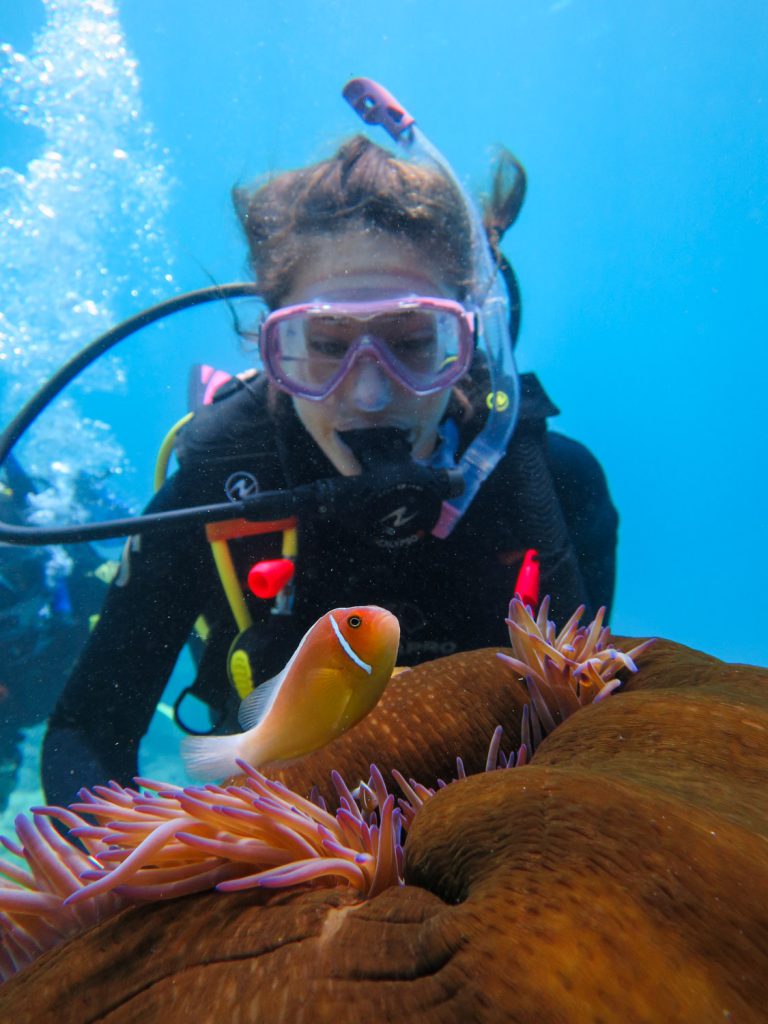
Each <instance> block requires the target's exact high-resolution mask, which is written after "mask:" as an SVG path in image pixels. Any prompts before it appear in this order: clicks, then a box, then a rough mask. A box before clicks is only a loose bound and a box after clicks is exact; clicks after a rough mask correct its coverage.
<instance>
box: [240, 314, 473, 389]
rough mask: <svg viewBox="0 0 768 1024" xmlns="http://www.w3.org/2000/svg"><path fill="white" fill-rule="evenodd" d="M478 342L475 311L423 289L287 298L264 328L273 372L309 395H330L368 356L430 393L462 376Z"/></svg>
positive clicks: (281, 383) (284, 385) (264, 349)
mask: <svg viewBox="0 0 768 1024" xmlns="http://www.w3.org/2000/svg"><path fill="white" fill-rule="evenodd" d="M473 348H474V318H473V315H472V314H471V313H468V312H467V311H466V310H465V309H464V307H463V306H462V305H461V304H460V303H458V302H454V301H453V300H451V299H442V298H430V297H426V296H409V297H405V298H396V299H384V300H380V301H376V302H322V301H319V302H315V303H305V304H302V305H297V306H287V307H285V308H283V309H277V310H275V311H274V312H273V313H271V314H270V315H269V316H268V317H267V319H266V320H265V321H264V323H263V324H262V327H261V334H260V350H261V358H262V361H263V364H264V368H265V370H266V372H267V374H268V375H269V377H270V378H271V379H272V380H273V381H274V382H275V384H277V386H278V387H279V388H281V389H282V390H283V391H286V392H288V394H290V395H293V396H295V397H297V398H305V399H309V400H310V401H322V400H323V399H325V398H327V397H328V396H329V395H330V394H331V393H332V392H333V391H335V389H336V388H337V387H338V386H339V385H340V384H341V382H342V381H343V380H345V378H346V377H347V376H348V374H349V373H350V371H351V370H352V368H353V367H354V366H355V365H356V364H357V363H358V362H359V361H360V360H362V359H366V358H370V359H375V360H376V362H377V363H378V364H379V365H380V366H381V368H382V369H383V370H384V372H385V373H387V374H388V375H389V376H390V377H391V378H392V379H393V380H394V381H395V382H396V383H398V384H400V385H402V386H403V387H404V388H405V389H406V390H407V391H410V392H411V393H412V394H414V395H432V394H435V393H436V392H438V391H443V390H445V389H446V388H449V387H451V386H452V385H453V384H455V383H456V382H457V381H458V380H459V379H460V378H461V377H463V376H464V374H465V373H466V372H467V370H468V369H469V364H470V361H471V359H472V351H473Z"/></svg>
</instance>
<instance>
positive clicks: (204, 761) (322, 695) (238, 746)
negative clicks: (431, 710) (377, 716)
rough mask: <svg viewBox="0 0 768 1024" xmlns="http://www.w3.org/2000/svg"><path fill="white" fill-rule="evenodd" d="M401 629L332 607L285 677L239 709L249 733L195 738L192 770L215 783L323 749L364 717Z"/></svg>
mask: <svg viewBox="0 0 768 1024" xmlns="http://www.w3.org/2000/svg"><path fill="white" fill-rule="evenodd" d="M399 642H400V623H399V622H398V620H397V619H396V617H395V616H394V615H393V614H392V613H391V612H388V611H387V610H386V609H385V608H379V607H377V606H376V605H366V606H361V607H359V608H334V609H333V610H332V611H330V612H327V613H326V614H325V615H323V616H322V618H320V619H318V620H317V622H316V623H315V624H314V625H313V626H312V627H311V628H310V629H308V630H307V632H306V633H305V634H304V636H303V637H302V640H301V643H300V644H299V646H298V647H297V648H296V650H295V651H294V653H293V655H292V657H291V659H290V661H289V662H288V664H287V665H286V666H285V668H284V669H283V671H282V672H280V673H279V674H278V675H276V676H275V677H274V678H273V679H270V680H268V681H267V682H265V683H262V684H261V685H260V686H258V687H257V688H256V689H255V690H254V691H253V693H250V694H249V695H248V696H247V697H246V698H245V700H244V701H243V703H242V704H241V706H240V713H239V716H238V717H239V720H240V724H241V725H242V727H243V728H244V729H246V730H247V731H246V732H242V733H236V734H234V735H232V736H190V737H187V738H186V739H185V740H182V743H181V756H182V758H183V759H184V765H185V767H186V770H187V772H188V773H189V775H191V776H192V777H193V778H195V779H200V780H208V781H211V780H214V779H223V778H228V777H229V776H231V775H235V774H237V773H238V771H239V769H238V767H237V764H236V760H237V759H240V760H243V761H247V762H248V764H251V765H253V766H254V767H255V768H258V767H260V766H262V765H265V764H268V763H269V764H274V765H283V764H288V763H289V762H291V761H294V760H296V759H297V758H299V757H303V756H304V755H305V754H309V753H311V752H312V751H313V750H319V749H320V747H323V746H325V744H326V743H330V741H331V740H333V739H335V738H336V737H337V736H341V734H342V733H344V732H346V731H347V729H350V728H351V727H352V726H353V725H355V724H356V723H357V722H359V721H360V719H361V718H365V716H366V715H367V714H368V712H369V711H371V710H372V708H373V707H374V706H375V705H376V704H377V702H378V700H379V697H381V695H382V693H383V692H384V687H385V686H386V685H387V683H388V682H389V679H390V676H391V675H392V672H393V670H394V667H395V659H396V657H397V647H398V644H399Z"/></svg>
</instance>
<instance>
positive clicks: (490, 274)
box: [342, 78, 520, 538]
mask: <svg viewBox="0 0 768 1024" xmlns="http://www.w3.org/2000/svg"><path fill="white" fill-rule="evenodd" d="M342 95H343V96H344V99H346V100H347V102H348V103H349V104H350V105H351V106H352V108H353V109H354V110H355V112H356V113H357V114H359V116H360V117H361V118H362V120H363V121H365V123H366V124H372V125H380V126H381V127H383V128H384V130H385V131H386V132H387V133H388V134H389V135H390V136H391V138H392V139H394V141H395V142H396V143H397V145H398V148H399V150H400V151H401V154H402V156H403V158H404V159H408V160H411V161H414V162H417V163H422V164H428V165H429V166H431V167H432V168H433V169H434V170H437V171H438V172H439V173H440V174H442V175H443V177H444V178H446V179H447V180H448V181H449V182H450V183H451V184H452V185H453V187H454V188H455V189H456V191H457V192H458V194H459V195H460V196H461V197H462V200H463V202H464V206H465V209H466V213H467V218H468V220H469V224H470V226H471V232H472V254H471V255H472V284H471V287H470V289H469V291H468V294H467V298H466V299H465V301H464V306H465V307H466V308H467V309H470V310H472V311H473V312H474V313H475V315H476V321H477V344H478V348H480V349H482V351H483V353H484V355H485V357H486V361H487V365H488V370H489V374H490V386H489V389H488V395H487V397H486V402H487V406H488V409H489V413H488V416H487V418H486V421H485V424H484V426H483V428H482V430H481V431H480V432H479V433H478V434H477V436H476V437H475V438H474V439H473V440H472V442H471V443H470V445H469V446H468V448H467V449H466V451H465V452H464V454H463V455H462V457H461V459H460V461H459V464H458V467H457V470H458V472H460V474H461V476H462V477H463V480H464V488H463V491H462V493H461V495H460V496H459V497H454V498H451V499H450V500H446V501H445V502H444V503H443V506H442V510H441V513H440V516H439V519H438V520H437V522H436V524H435V525H434V526H433V527H432V533H433V534H434V535H435V536H436V537H440V538H445V537H447V536H448V535H449V534H450V533H451V531H452V530H453V528H454V527H455V525H456V523H457V522H458V521H459V520H460V519H461V517H462V515H463V514H464V512H466V510H467V508H468V507H469V505H470V504H471V502H472V500H473V499H474V497H475V495H476V494H477V492H478V491H479V490H480V487H481V486H482V484H483V483H484V482H485V481H486V480H487V479H488V477H489V475H490V474H491V473H492V472H493V470H494V469H495V467H496V465H497V464H498V462H499V460H500V459H501V457H502V456H503V455H504V453H505V451H506V449H507V444H508V443H509V439H510V437H511V436H512V431H513V430H514V427H515V423H516V421H517V414H518V409H519V404H520V385H519V381H518V376H517V370H516V368H515V361H514V354H513V341H512V338H511V336H510V333H509V299H508V296H507V292H506V289H505V287H504V285H503V282H502V280H501V274H500V270H499V267H498V266H497V264H496V262H495V260H494V258H493V253H492V250H491V247H490V243H489V241H488V237H487V235H486V232H485V228H484V226H483V221H482V218H481V216H480V213H479V211H478V210H477V208H476V207H475V204H474V202H473V201H472V199H471V198H470V196H469V195H468V194H467V192H466V191H465V189H464V188H463V187H462V185H461V182H459V180H458V179H457V178H456V175H455V174H454V173H453V170H452V169H451V166H450V164H449V163H448V162H447V160H446V159H445V157H443V156H442V154H441V153H440V152H439V151H438V150H437V149H435V147H434V146H433V145H432V144H431V143H430V142H429V140H428V139H427V138H426V136H425V135H424V134H423V132H422V131H421V130H420V129H419V127H418V125H417V124H416V121H415V119H414V118H413V117H412V116H411V115H410V114H409V113H408V111H407V110H405V108H404V107H403V106H402V105H401V104H400V103H398V101H397V100H396V99H395V97H394V96H393V95H392V94H391V93H390V92H388V91H387V90H386V89H385V88H383V86H381V85H379V84H378V83H377V82H374V81H373V80H372V79H370V78H355V79H352V80H351V81H350V82H347V84H346V85H345V86H344V89H343V90H342Z"/></svg>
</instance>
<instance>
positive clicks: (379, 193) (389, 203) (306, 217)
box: [233, 135, 472, 309]
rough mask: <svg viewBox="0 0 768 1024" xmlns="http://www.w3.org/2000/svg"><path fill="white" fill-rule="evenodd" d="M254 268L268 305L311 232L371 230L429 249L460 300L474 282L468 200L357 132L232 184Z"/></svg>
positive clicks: (286, 283)
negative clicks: (318, 158) (255, 183)
mask: <svg viewBox="0 0 768 1024" xmlns="http://www.w3.org/2000/svg"><path fill="white" fill-rule="evenodd" d="M233 198H234V202H235V209H236V211H237V214H238V217H239V218H240V222H241V224H242V226H243V230H244V231H245V235H246V238H247V240H248V247H249V250H250V260H251V267H252V269H253V273H254V275H255V277H256V281H257V283H258V286H259V290H260V292H261V295H262V296H263V298H264V300H265V301H266V303H267V304H268V305H269V306H270V308H272V309H274V308H276V307H277V306H279V305H280V303H281V300H282V298H283V297H284V296H285V295H286V294H287V293H288V292H289V291H290V288H291V283H292V280H293V278H294V275H295V273H296V271H297V268H298V266H299V264H300V262H301V260H302V258H303V256H304V254H305V252H306V242H307V239H308V238H309V237H312V236H314V237H317V236H320V235H325V234H333V233H336V232H342V231H347V230H349V229H354V228H363V229H365V228H368V229H373V230H379V231H385V232H390V233H392V234H396V235H398V236H401V237H403V238H404V239H407V240H408V241H409V242H411V243H412V244H413V245H415V246H416V247H417V248H419V249H423V250H424V252H425V253H428V254H429V258H430V260H431V261H433V262H435V263H436V265H437V268H438V270H439V271H440V273H441V276H442V277H443V278H444V280H445V282H446V284H448V285H449V286H450V287H452V288H454V289H455V291H456V293H457V295H458V296H459V297H460V298H461V297H462V296H463V294H464V293H465V291H466V288H467V287H468V285H469V280H470V275H471V271H472V267H471V229H470V224H469V219H468V217H467V212H466V209H465V206H464V202H463V199H462V197H461V195H460V193H459V192H458V190H457V189H456V188H455V186H454V185H453V184H452V183H451V182H450V181H448V180H447V179H446V178H445V177H444V176H443V175H442V174H441V173H440V172H439V171H436V170H432V169H430V168H427V167H424V166H420V165H416V164H412V163H410V162H408V161H404V160H398V159H396V158H395V157H394V156H392V154H391V153H389V152H387V150H385V149H382V148H381V147H380V146H377V145H376V144H375V143H373V142H371V141H370V140H369V139H367V138H366V137H365V136H364V135H357V136H355V137H354V138H352V139H350V140H349V141H348V142H345V143H344V145H342V146H341V148H340V149H339V150H338V152H337V153H336V154H335V155H334V156H332V157H331V158H330V159H329V160H323V161H322V162H321V163H318V164H314V165H312V166H310V167H306V168H302V169H301V170H297V171H288V172H286V173H284V174H280V175H278V176H277V177H275V178H273V179H272V180H271V181H268V182H267V183H266V184H263V185H261V186H260V187H258V188H256V189H254V190H249V189H247V188H235V189H234V190H233Z"/></svg>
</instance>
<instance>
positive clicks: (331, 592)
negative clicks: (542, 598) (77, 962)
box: [43, 375, 618, 803]
mask: <svg viewBox="0 0 768 1024" xmlns="http://www.w3.org/2000/svg"><path fill="white" fill-rule="evenodd" d="M219 394H220V399H219V400H217V401H216V402H215V403H214V404H213V405H211V406H207V407H205V408H204V409H203V410H201V411H200V412H199V413H198V414H197V415H196V416H195V418H194V419H193V420H192V422H191V423H190V424H189V425H188V426H187V427H185V428H184V430H183V432H182V434H181V435H180V437H179V440H178V442H177V453H178V456H179V462H180V468H179V470H178V471H177V473H176V474H175V475H174V476H173V477H172V478H171V479H169V480H168V482H167V483H166V484H165V486H164V487H163V488H162V489H161V490H160V491H159V492H158V494H157V495H156V496H155V498H154V499H153V501H152V502H151V504H150V506H149V508H150V510H155V511H159V510H162V509H170V508H178V507H183V506H188V505H203V504H206V503H220V502H221V501H222V500H225V491H224V486H225V483H226V481H227V480H231V478H232V477H233V474H236V473H242V472H245V473H249V474H251V475H252V477H254V478H255V479H256V480H257V481H258V485H259V488H260V489H261V490H275V489H282V488H286V487H295V486H298V485H300V484H303V483H308V482H310V481H314V480H318V479H321V478H328V477H334V476H336V475H337V474H336V472H335V470H334V469H333V467H332V465H331V464H330V463H329V462H328V460H327V459H326V457H325V456H324V455H323V453H322V452H321V451H320V449H319V448H318V447H317V446H316V445H315V443H314V442H313V441H312V439H311V438H310V436H309V435H308V434H307V432H306V431H305V430H304V428H303V426H302V425H301V424H300V422H299V421H298V419H297V417H296V415H295V413H294V411H293V408H292V405H291V403H290V401H288V400H287V399H286V398H285V396H280V403H279V408H278V409H277V410H270V408H269V407H268V403H267V400H266V386H265V382H264V381H263V380H257V381H256V382H255V383H253V384H250V385H241V384H239V383H235V384H234V385H233V386H232V387H231V388H230V389H228V390H225V389H222V392H220V393H219ZM556 412H557V410H556V408H555V407H554V406H553V405H552V403H551V402H550V401H549V399H548V398H547V397H546V395H545V394H544V392H543V390H542V389H541V387H540V385H539V384H538V382H537V381H536V378H535V377H533V376H532V375H524V377H523V400H522V404H521V415H520V421H519V423H518V426H517V428H516V430H515V434H514V436H513V439H512V442H511V444H510V446H509V448H508V451H507V453H506V455H505V456H504V458H503V459H502V460H501V462H500V463H499V465H498V467H497V468H496V470H495V471H494V472H493V473H492V474H491V476H490V477H489V479H488V480H487V481H486V483H485V484H484V485H483V486H482V488H481V490H480V492H479V493H478V495H477V496H476V498H475V499H474V501H473V503H472V504H471V506H470V507H469V509H468V511H467V512H466V513H465V515H464V516H463V518H462V519H461V520H460V522H459V524H458V525H457V526H456V528H455V529H454V531H453V533H452V534H451V535H450V536H449V537H448V538H447V539H445V540H438V539H436V538H435V537H433V536H431V535H428V536H426V537H424V538H423V539H420V540H418V541H416V542H415V543H411V544H407V545H404V546H403V547H400V548H395V549H385V548H381V547H378V546H376V545H375V544H373V543H372V542H371V540H370V537H369V536H368V535H367V534H366V529H365V525H366V524H365V523H361V524H360V528H359V529H357V530H353V529H350V528H344V527H343V526H342V525H340V524H339V523H337V522H333V521H328V519H325V518H323V517H322V516H317V517H310V516H307V517H302V519H301V521H300V523H299V555H298V559H297V571H296V580H295V604H294V609H293V614H292V615H290V616H279V615H272V614H271V606H272V602H271V601H263V600H261V601H260V600H259V599H257V598H255V597H251V596H250V595H249V597H248V602H249V607H250V610H251V613H252V615H253V619H254V627H253V629H252V631H251V634H252V636H251V642H250V645H249V649H250V653H251V659H252V663H255V665H256V676H257V681H260V680H263V679H267V678H269V677H271V676H272V675H274V674H275V673H277V672H278V671H280V669H281V668H282V667H283V666H284V664H285V663H286V661H287V660H288V658H289V657H290V655H291V654H292V653H293V651H294V650H295V648H296V646H297V644H298V642H299V640H300V639H301V637H302V635H303V634H304V633H305V632H306V630H307V629H308V628H309V626H310V625H311V624H312V623H313V622H314V621H315V620H316V619H317V618H318V617H319V616H320V615H322V614H323V613H324V612H326V611H327V610H328V609H330V608H333V607H335V606H339V605H355V604H378V605H382V606H384V607H386V608H389V609H390V610H391V611H393V612H394V613H395V614H396V615H397V616H398V618H399V619H400V624H401V634H402V639H401V649H400V653H399V658H398V661H399V663H400V664H405V665H409V664H415V663H418V662H420V661H426V660H429V659H431V658H435V657H439V656H441V655H445V654H450V653H452V652H453V651H457V650H471V649H473V648H477V647H483V646H490V645H504V644H506V643H508V638H507V628H506V626H505V624H504V618H505V614H506V611H507V606H508V603H509V600H510V598H511V596H512V593H513V590H514V586H515V582H516V580H517V574H518V571H519V569H520V565H521V562H522V558H523V555H524V552H525V550H526V549H528V548H532V547H533V548H537V549H538V550H539V552H540V557H541V593H542V595H543V594H547V593H548V594H551V596H552V613H553V616H554V618H555V621H562V620H563V619H564V618H565V617H567V616H569V615H570V614H571V612H572V611H574V609H575V608H576V606H577V605H578V604H579V603H582V602H583V603H585V604H587V606H588V610H589V612H594V611H595V610H596V609H597V608H598V606H600V605H608V606H610V602H611V598H612V595H613V585H614V567H615V549H616V534H617V522H618V518H617V515H616V511H615V509H614V507H613V504H612V503H611V500H610V497H609V494H608V490H607V486H606V481H605V477H604V475H603V472H602V470H601V468H600V466H599V464H598V462H597V461H596V460H595V458H594V457H593V456H592V455H591V454H590V453H589V452H588V451H587V450H586V449H585V448H584V447H583V446H582V445H580V444H578V443H576V442H575V441H572V440H569V439H568V438H566V437H563V436H562V435H559V434H556V433H553V432H550V431H548V430H547V429H546V417H547V416H549V415H552V414H554V413H556ZM280 544H281V535H280V534H269V535H262V536H260V537H253V538H248V539H243V540H239V541H236V542H233V543H232V544H231V548H232V549H233V557H234V560H235V565H236V567H237V570H238V575H239V577H240V579H241V581H242V582H243V583H244V582H245V578H246V575H247V572H248V569H249V567H250V566H251V565H253V563H254V562H255V561H258V560H260V559H263V558H266V557H279V556H280ZM130 547H131V551H130V557H129V559H128V561H127V563H126V564H125V565H124V571H123V573H122V574H121V576H120V577H118V580H117V581H116V582H115V583H114V584H113V585H112V587H111V588H110V591H109V594H108V596H107V599H106V602H105V605H104V608H103V611H102V615H101V618H100V620H99V623H98V625H97V627H96V629H95V630H94V632H93V633H92V635H91V638H90V640H89V642H88V644H87V646H86V648H85V650H84V651H83V653H82V655H81V657H80V659H79V661H78V663H77V665H76V667H75V670H74V673H73V674H72V676H71V678H70V679H69V682H68V683H67V686H66V688H65V690H64V692H63V694H62V696H61V698H60V700H59V703H58V705H57V707H56V710H55V712H54V714H53V716H52V718H51V721H50V726H49V731H48V734H47V736H46V740H45V744H44V750H43V778H44V784H45V788H46V792H47V796H48V799H49V800H51V801H53V802H58V803H63V802H66V801H69V800H71V799H72V798H73V797H74V794H75V792H76V790H77V788H78V787H79V786H81V785H86V784H87V785H91V784H94V783H99V782H103V781H105V780H106V779H109V778H113V779H116V780H117V781H118V782H120V783H123V784H126V783H128V782H129V781H130V779H131V778H132V776H133V775H134V774H135V773H136V771H137V752H138V746H139V741H140V739H141V737H142V736H143V734H144V733H145V732H146V730H147V728H148V726H149V722H150V719H151V717H152V714H153V712H154V710H155V707H156V705H157V703H158V701H159V700H160V697H161V694H162V692H163V688H164V687H165V684H166V682H167V680H168V678H169V676H170V674H171V671H172V669H173V666H174V663H175V661H176V658H177V656H178V654H179V652H180V650H181V649H182V647H183V646H184V643H185V641H186V640H187V638H188V635H189V633H190V631H191V629H192V627H193V624H194V622H195V620H196V619H197V617H198V616H199V615H201V614H204V615H205V616H206V618H207V620H208V622H209V624H210V626H211V632H210V638H209V640H208V643H207V644H206V649H205V653H204V655H203V658H202V662H201V664H200V666H199V674H198V681H199V684H200V692H201V693H202V694H203V696H204V697H205V699H207V701H208V703H209V704H211V705H212V706H213V707H217V706H218V707H219V708H223V707H225V706H227V705H229V708H230V710H231V709H233V708H234V707H235V706H236V704H237V699H236V697H235V695H234V692H233V691H232V688H231V686H230V684H229V683H228V680H227V673H226V667H225V666H226V657H227V652H228V649H229V646H230V644H231V642H232V640H233V638H234V637H235V635H236V633H237V630H236V627H235V624H234V621H233V616H232V612H231V611H230V609H229V607H228V605H227V603H226V600H225V597H224V594H223V591H222V587H221V585H220V583H219V580H218V576H217V574H216V571H215V568H214V563H213V558H212V555H211V550H210V547H209V545H208V543H207V541H206V539H205V536H204V531H203V528H202V527H183V528H180V529H178V530H177V531H175V532H173V533H162V534H158V533H155V534H150V535H145V536H142V537H140V538H134V540H133V542H132V543H131V544H130ZM233 727H234V728H233ZM234 729H236V726H235V725H234V717H233V716H232V715H230V717H229V721H227V723H226V728H225V729H224V731H234Z"/></svg>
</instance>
